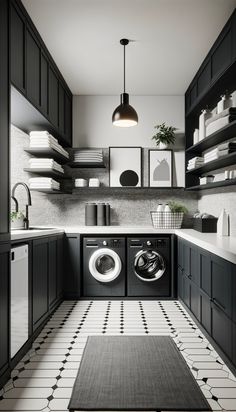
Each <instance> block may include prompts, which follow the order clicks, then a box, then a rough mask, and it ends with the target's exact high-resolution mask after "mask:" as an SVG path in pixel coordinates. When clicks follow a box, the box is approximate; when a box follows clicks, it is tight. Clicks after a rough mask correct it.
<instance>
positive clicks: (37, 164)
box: [29, 158, 64, 173]
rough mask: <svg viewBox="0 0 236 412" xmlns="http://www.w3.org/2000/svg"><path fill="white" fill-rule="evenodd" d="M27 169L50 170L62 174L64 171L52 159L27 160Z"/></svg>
mask: <svg viewBox="0 0 236 412" xmlns="http://www.w3.org/2000/svg"><path fill="white" fill-rule="evenodd" d="M29 167H30V168H31V169H51V170H56V171H58V172H61V173H64V169H63V167H62V166H61V165H59V163H57V162H56V161H55V160H53V159H46V158H43V159H40V158H39V159H38V158H34V159H29Z"/></svg>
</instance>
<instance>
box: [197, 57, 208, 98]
mask: <svg viewBox="0 0 236 412" xmlns="http://www.w3.org/2000/svg"><path fill="white" fill-rule="evenodd" d="M210 83H211V60H210V58H208V60H207V61H206V62H205V65H204V67H203V68H202V70H201V73H199V76H198V80H197V85H198V96H200V95H201V94H205V93H206V91H207V90H208V89H209V87H210Z"/></svg>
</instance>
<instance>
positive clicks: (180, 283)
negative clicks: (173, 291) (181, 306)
mask: <svg viewBox="0 0 236 412" xmlns="http://www.w3.org/2000/svg"><path fill="white" fill-rule="evenodd" d="M178 297H179V298H180V299H183V271H182V269H181V268H180V267H179V268H178Z"/></svg>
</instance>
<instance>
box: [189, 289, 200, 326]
mask: <svg viewBox="0 0 236 412" xmlns="http://www.w3.org/2000/svg"><path fill="white" fill-rule="evenodd" d="M190 308H191V311H192V312H193V314H194V315H195V316H196V318H197V319H198V320H200V293H199V287H198V286H197V285H195V284H194V282H191V285H190Z"/></svg>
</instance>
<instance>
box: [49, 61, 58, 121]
mask: <svg viewBox="0 0 236 412" xmlns="http://www.w3.org/2000/svg"><path fill="white" fill-rule="evenodd" d="M48 80H49V87H48V91H49V95H48V97H49V117H50V120H51V122H52V124H53V125H54V126H55V127H56V128H58V78H57V76H56V74H55V72H54V70H53V69H52V67H49V77H48Z"/></svg>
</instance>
